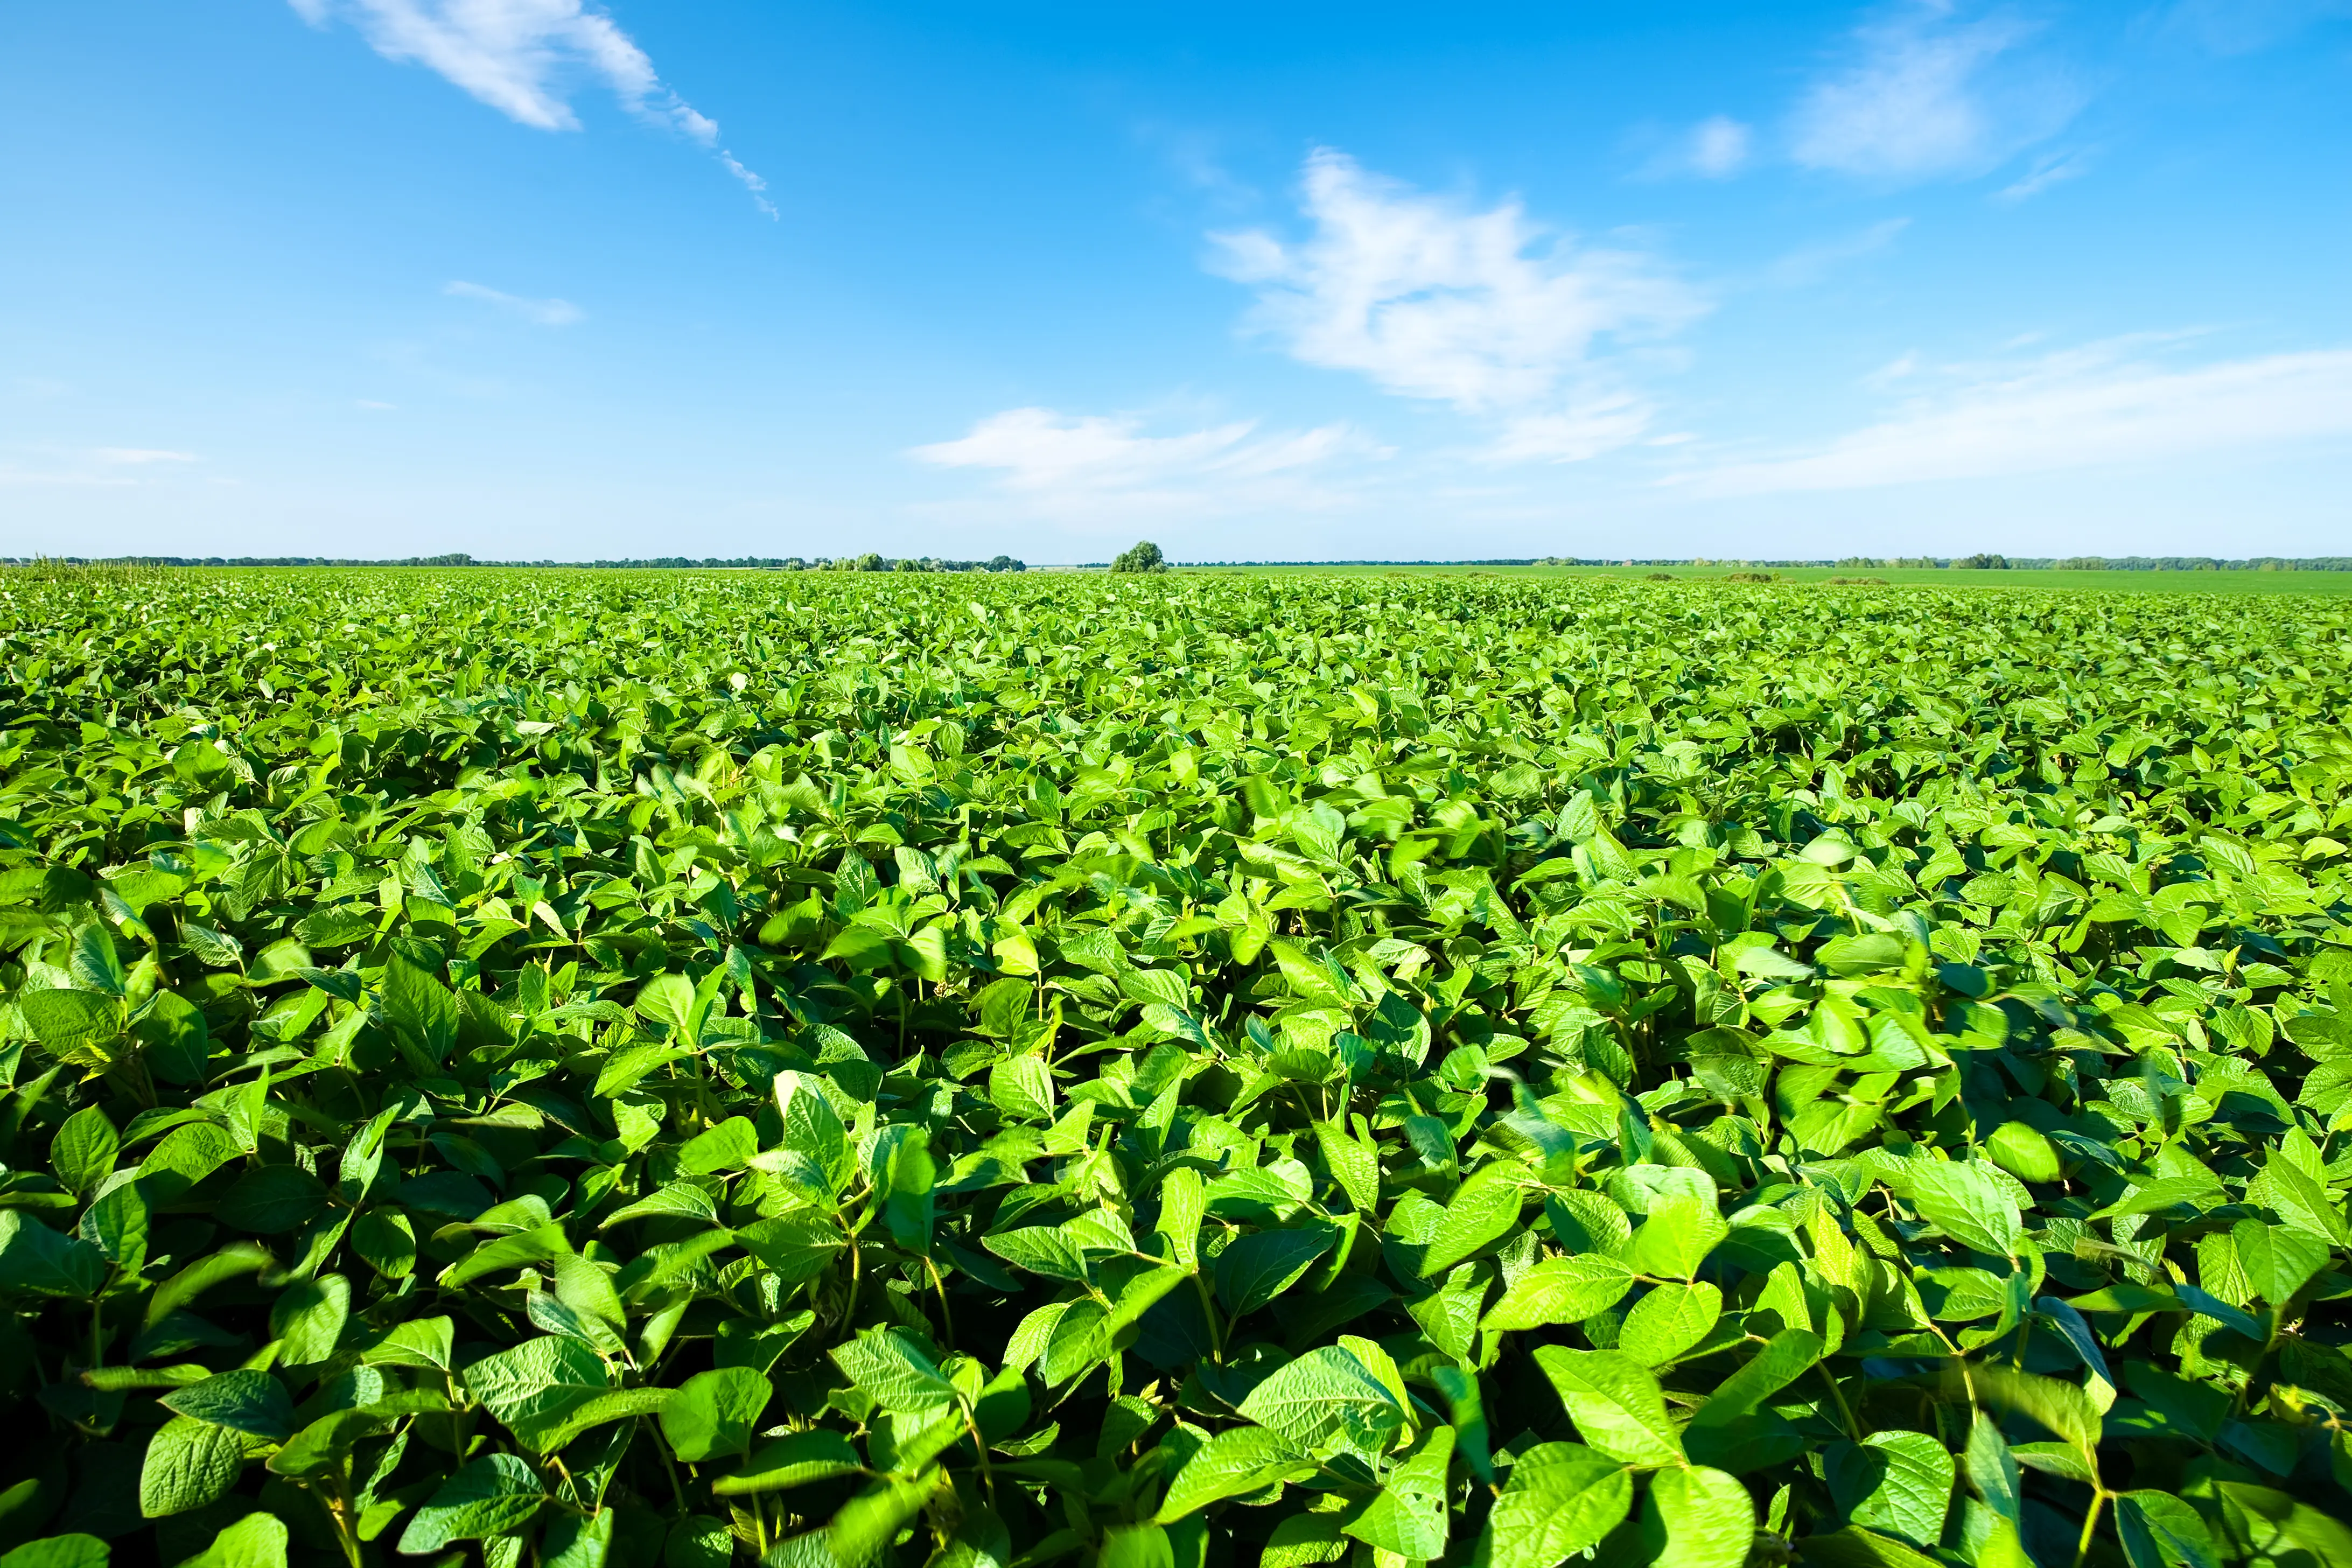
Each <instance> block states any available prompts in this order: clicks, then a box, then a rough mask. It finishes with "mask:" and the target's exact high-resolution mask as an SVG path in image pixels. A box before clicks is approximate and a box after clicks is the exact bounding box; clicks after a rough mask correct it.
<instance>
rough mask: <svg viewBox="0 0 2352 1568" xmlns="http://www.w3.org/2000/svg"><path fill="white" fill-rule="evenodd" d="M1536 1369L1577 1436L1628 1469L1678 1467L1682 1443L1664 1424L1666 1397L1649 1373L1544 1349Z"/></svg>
mask: <svg viewBox="0 0 2352 1568" xmlns="http://www.w3.org/2000/svg"><path fill="white" fill-rule="evenodd" d="M1535 1361H1536V1365H1537V1366H1538V1367H1539V1368H1540V1369H1542V1372H1543V1374H1544V1376H1546V1377H1547V1378H1549V1379H1550V1380H1551V1385H1552V1388H1553V1389H1554V1391H1556V1392H1557V1393H1558V1394H1559V1398H1560V1403H1561V1404H1562V1405H1566V1406H1567V1407H1568V1418H1569V1420H1570V1421H1571V1422H1573V1423H1574V1424H1575V1426H1576V1430H1577V1435H1578V1436H1580V1437H1582V1438H1583V1439H1584V1441H1585V1442H1586V1443H1587V1444H1589V1445H1591V1447H1593V1448H1596V1449H1598V1450H1599V1451H1600V1452H1601V1453H1603V1454H1606V1455H1608V1456H1609V1457H1610V1458H1612V1459H1619V1460H1622V1461H1623V1462H1624V1463H1626V1464H1629V1465H1671V1464H1679V1463H1680V1462H1681V1460H1682V1457H1683V1447H1682V1440H1681V1438H1680V1437H1678V1436H1676V1435H1675V1428H1674V1424H1673V1423H1672V1422H1670V1421H1668V1420H1667V1419H1666V1403H1665V1396H1664V1394H1662V1393H1661V1392H1660V1390H1659V1388H1658V1380H1657V1378H1656V1377H1654V1375H1652V1373H1651V1372H1650V1369H1649V1368H1647V1367H1645V1366H1643V1365H1642V1364H1641V1363H1639V1362H1636V1361H1633V1359H1631V1358H1630V1357H1627V1356H1623V1355H1620V1354H1618V1353H1617V1352H1614V1351H1577V1350H1568V1349H1565V1348H1563V1347H1561V1346H1559V1345H1545V1346H1543V1347H1542V1348H1540V1349H1539V1350H1538V1351H1537V1352H1536V1354H1535Z"/></svg>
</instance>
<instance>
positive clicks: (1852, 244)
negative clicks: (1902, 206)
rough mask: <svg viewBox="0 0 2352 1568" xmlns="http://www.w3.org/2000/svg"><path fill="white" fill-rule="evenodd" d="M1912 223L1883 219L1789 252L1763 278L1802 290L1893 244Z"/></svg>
mask: <svg viewBox="0 0 2352 1568" xmlns="http://www.w3.org/2000/svg"><path fill="white" fill-rule="evenodd" d="M1910 226H1911V220H1910V219H1909V218H1907V217H1890V218H1882V219H1880V220H1879V221H1878V222H1876V223H1874V224H1872V225H1871V226H1869V227H1868V228H1865V229H1864V230H1862V231H1861V232H1860V233H1858V234H1851V235H1848V236H1846V237H1844V238H1843V239H1831V240H1824V241H1822V243H1821V244H1819V245H1808V246H1803V247H1799V248H1798V249H1795V250H1792V251H1790V252H1789V253H1788V254H1787V255H1786V256H1783V257H1782V258H1780V260H1778V261H1775V262H1774V263H1772V265H1771V266H1770V267H1769V268H1765V271H1764V280H1765V281H1766V282H1767V283H1769V284H1772V285H1774V286H1775V287H1778V288H1782V289H1801V288H1803V287H1805V286H1806V285H1808V284H1812V283H1819V282H1820V281H1821V280H1822V279H1824V278H1827V277H1828V276H1829V275H1830V274H1831V273H1832V272H1834V271H1836V270H1837V269H1838V268H1841V267H1843V266H1844V265H1845V264H1846V263H1847V262H1849V261H1857V260H1860V259H1861V258H1863V257H1865V256H1871V255H1874V254H1875V253H1877V252H1879V251H1882V250H1884V249H1885V248H1886V247H1888V246H1890V245H1892V244H1894V243H1895V237H1896V236H1897V235H1899V234H1901V233H1902V232H1903V231H1904V230H1905V229H1906V228H1909V227H1910Z"/></svg>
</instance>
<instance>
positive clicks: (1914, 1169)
mask: <svg viewBox="0 0 2352 1568" xmlns="http://www.w3.org/2000/svg"><path fill="white" fill-rule="evenodd" d="M1906 1175H1907V1178H1908V1181H1909V1184H1910V1194H1909V1195H1910V1199H1911V1205H1912V1206H1913V1207H1914V1208H1916V1209H1917V1210H1918V1211H1919V1216H1920V1217H1921V1218H1922V1219H1924V1220H1926V1221H1927V1223H1928V1224H1930V1225H1932V1226H1935V1227H1936V1228H1937V1230H1940V1231H1942V1232H1943V1233H1944V1234H1945V1235H1946V1236H1948V1237H1952V1238H1953V1239H1954V1240H1955V1241H1958V1242H1960V1243H1962V1244H1963V1245H1965V1246H1968V1247H1974V1248H1975V1249H1976V1250H1977V1251H1979V1252H1987V1253H1990V1254H1991V1255H1992V1256H1994V1257H1996V1258H2014V1257H2016V1256H2017V1249H2018V1247H2019V1246H2020V1245H2021V1242H2022V1240H2023V1236H2024V1226H2023V1223H2022V1221H2021V1220H2020V1218H2019V1217H2018V1212H2017V1200H2016V1199H2015V1198H2013V1197H2011V1196H2010V1194H2009V1189H2008V1188H2006V1187H2004V1186H2002V1185H2001V1184H2000V1183H1999V1182H1997V1181H1995V1180H1994V1179H1993V1178H1992V1177H1990V1176H1989V1175H1987V1174H1985V1173H1984V1172H1983V1171H1982V1170H1980V1169H1979V1168H1978V1167H1977V1166H1975V1165H1968V1164H1961V1163H1958V1162H1956V1161H1950V1160H1914V1161H1912V1162H1911V1163H1910V1164H1909V1166H1908V1168H1907V1170H1906Z"/></svg>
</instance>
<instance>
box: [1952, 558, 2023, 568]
mask: <svg viewBox="0 0 2352 1568" xmlns="http://www.w3.org/2000/svg"><path fill="white" fill-rule="evenodd" d="M1952 566H1953V569H1954V570H1956V571H1960V572H2006V571H2008V570H2009V557H2008V556H2006V555H1963V556H1961V557H1960V558H1959V559H1958V561H1955V562H1953V563H1952Z"/></svg>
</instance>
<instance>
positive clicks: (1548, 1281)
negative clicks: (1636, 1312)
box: [1481, 1253, 1633, 1331]
mask: <svg viewBox="0 0 2352 1568" xmlns="http://www.w3.org/2000/svg"><path fill="white" fill-rule="evenodd" d="M1631 1289H1633V1271H1632V1270H1631V1269H1629V1268H1626V1267H1625V1266H1624V1265H1623V1264H1622V1263H1620V1262H1618V1261H1617V1260H1616V1259H1615V1258H1603V1257H1601V1256H1599V1255H1598V1254H1594V1253H1580V1254H1576V1255H1574V1256H1571V1257H1568V1258H1546V1259H1544V1260H1543V1261H1542V1262H1540V1263H1538V1264H1537V1265H1536V1266H1535V1267H1533V1268H1529V1269H1528V1271H1527V1272H1526V1273H1524V1274H1522V1275H1520V1276H1519V1278H1518V1279H1517V1280H1516V1281H1515V1282H1513V1283H1512V1285H1511V1286H1510V1287H1509V1288H1508V1289H1506V1290H1505V1291H1504V1292H1503V1295H1502V1299H1501V1300H1497V1301H1496V1303H1495V1304H1494V1305H1493V1306H1492V1307H1490V1308H1488V1309H1487V1310H1486V1317H1485V1319H1484V1320H1482V1323H1481V1326H1482V1327H1484V1328H1486V1329H1488V1330H1490V1331H1493V1330H1511V1329H1539V1328H1543V1327H1545V1326H1547V1325H1549V1324H1552V1323H1580V1322H1582V1321H1584V1320H1585V1319H1587V1318H1590V1317H1592V1316H1593V1315H1594V1314H1596V1313H1599V1312H1605V1311H1607V1310H1609V1309H1610V1308H1612V1307H1613V1306H1615V1305H1616V1304H1617V1303H1618V1302H1619V1301H1620V1300H1623V1299H1624V1296H1625V1293H1626V1292H1627V1291H1628V1290H1631Z"/></svg>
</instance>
